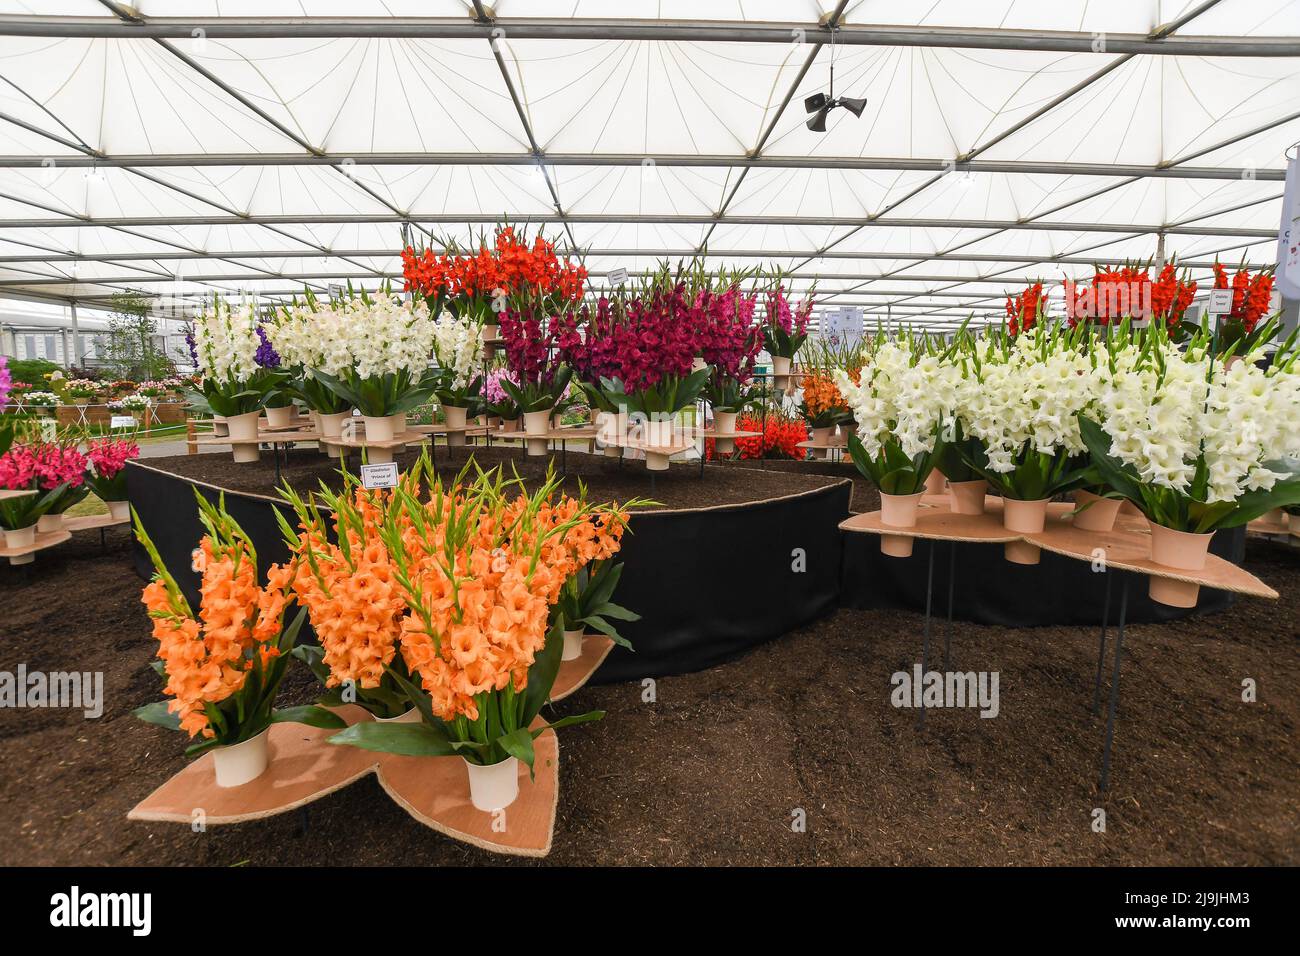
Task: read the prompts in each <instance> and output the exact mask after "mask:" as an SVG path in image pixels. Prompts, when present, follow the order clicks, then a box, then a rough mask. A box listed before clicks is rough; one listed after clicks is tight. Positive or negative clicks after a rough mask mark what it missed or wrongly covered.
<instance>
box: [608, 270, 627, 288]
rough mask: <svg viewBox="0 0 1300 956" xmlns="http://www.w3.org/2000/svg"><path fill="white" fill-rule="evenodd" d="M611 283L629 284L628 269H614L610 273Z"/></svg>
mask: <svg viewBox="0 0 1300 956" xmlns="http://www.w3.org/2000/svg"><path fill="white" fill-rule="evenodd" d="M609 284H610V285H626V284H627V270H626V269H622V268H619V269H615V270H613V271H612V272H611V273H610V274H609Z"/></svg>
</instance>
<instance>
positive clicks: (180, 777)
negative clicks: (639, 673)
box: [127, 635, 614, 857]
mask: <svg viewBox="0 0 1300 956" xmlns="http://www.w3.org/2000/svg"><path fill="white" fill-rule="evenodd" d="M613 646H614V642H613V641H612V640H610V639H609V638H607V637H605V636H603V635H587V636H586V637H585V638H584V639H583V646H582V656H581V657H579V658H578V659H576V660H572V661H564V662H562V663H561V664H560V670H559V673H558V674H557V675H556V679H555V684H554V685H553V687H552V689H551V700H552V701H555V700H560V699H562V698H564V697H567V696H568V695H570V694H572V693H574V692H575V691H576V690H578V688H580V687H582V686H583V685H584V684H586V682H587V681H588V680H589V679H590V678H591V675H592V674H594V673H595V671H596V668H597V667H599V666H600V664H601V663H602V662H603V661H604V660H605V657H606V656H607V655H608V654H609V652H610V650H611V649H612V648H613ZM331 709H332V710H334V712H335V713H337V714H338V715H339V716H341V717H342V718H343V719H344V720H345V721H347V723H348V725H349V726H351V725H353V724H356V723H359V722H361V721H366V720H372V719H373V718H372V717H371V716H370V714H369V713H368V712H367V711H366V710H365V709H364V708H363V707H360V706H358V705H356V704H345V705H343V706H342V707H336V708H331ZM544 724H545V721H543V720H542V719H541V718H540V717H539V718H538V723H537V724H536V725H535V726H541V725H544ZM333 733H335V731H331V730H325V729H322V728H317V727H308V726H307V725H305V724H291V723H283V724H272V725H271V729H270V741H269V749H270V753H271V763H270V766H268V767H267V769H266V771H265V772H264V773H263V774H262V775H261V776H259V777H258V778H257V779H255V780H252V781H250V782H249V783H246V784H244V785H243V786H239V787H218V786H217V782H216V772H215V771H214V769H213V761H212V755H211V754H210V753H207V754H203V755H202V756H200V757H199V758H198V759H196V760H194V761H192V762H191V763H189V764H187V765H186V766H185V767H184V768H182V769H181V770H180V772H178V773H177V774H176V775H175V776H173V777H172V778H171V779H170V780H168V781H167V782H166V783H164V784H163V785H162V786H161V787H159V788H158V789H157V790H155V791H154V792H153V793H151V794H150V795H149V796H148V797H146V798H145V799H144V800H142V801H141V802H140V803H139V804H138V805H136V807H135V808H134V809H132V810H131V812H130V813H128V814H127V819H129V820H148V821H156V822H164V823H183V824H192V823H194V821H195V820H196V818H197V814H198V813H200V812H201V813H202V820H203V822H204V824H213V825H217V824H224V823H247V822H250V821H255V820H262V819H265V818H266V817H270V816H275V815H276V814H280V813H286V812H288V811H290V810H296V809H298V808H299V807H303V806H306V805H307V804H309V803H312V802H313V801H315V800H319V799H320V798H321V797H324V796H327V795H329V794H331V793H334V792H335V791H336V790H341V789H342V788H343V787H346V786H348V785H349V784H351V783H354V782H356V781H357V780H360V779H361V778H362V777H364V776H366V775H367V774H369V773H374V774H375V775H376V777H377V778H378V780H379V785H380V786H381V787H383V788H384V792H386V793H387V794H388V795H389V796H390V797H392V799H393V801H394V802H395V803H397V804H398V806H400V807H401V808H402V809H404V810H405V811H406V812H407V813H409V814H410V815H411V816H412V817H414V818H415V819H416V820H418V821H419V822H420V823H423V824H424V825H425V826H427V827H429V828H431V829H433V830H436V831H438V832H439V833H442V834H445V835H446V836H449V837H451V838H452V839H454V840H460V841H461V842H463V843H469V844H471V845H472V846H476V847H479V848H480V849H483V850H488V851H490V852H492V853H504V854H508V855H512V856H532V857H541V856H546V854H548V853H549V852H550V851H551V841H552V838H553V836H554V833H555V811H556V806H557V803H558V798H559V763H560V745H559V740H558V739H557V737H556V734H555V731H554V730H550V729H548V730H546V731H544V732H543V733H542V734H541V735H539V736H538V737H537V739H536V740H535V741H534V742H533V750H534V760H533V776H532V777H531V778H530V776H529V771H528V767H527V766H526V765H524V764H523V763H520V765H519V796H518V797H517V798H516V800H515V802H514V803H512V804H511V805H510V806H509V807H507V808H505V809H504V810H502V811H498V812H496V813H485V812H483V811H481V810H478V809H476V808H475V807H474V806H473V804H471V803H470V799H469V778H468V775H467V773H466V770H465V764H464V761H463V760H461V758H460V757H403V756H399V755H397V754H386V753H379V752H377V751H372V750H362V749H361V748H359V747H348V746H343V745H337V746H336V745H334V744H331V743H329V742H328V738H329V737H330V736H331V735H332V734H333Z"/></svg>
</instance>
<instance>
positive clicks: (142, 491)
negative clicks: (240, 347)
mask: <svg viewBox="0 0 1300 956" xmlns="http://www.w3.org/2000/svg"><path fill="white" fill-rule="evenodd" d="M196 488H197V489H198V490H199V492H200V493H202V494H203V495H204V496H205V497H207V498H209V499H210V500H213V501H215V500H216V498H217V496H218V495H219V494H220V489H217V488H213V487H209V486H205V485H202V484H198V483H195V482H193V481H191V480H190V479H188V478H182V477H180V476H177V475H173V474H169V473H166V472H162V471H158V470H156V469H153V468H151V467H149V466H148V465H147V464H137V463H134V462H133V463H132V464H131V466H130V467H129V468H128V469H127V493H128V495H129V497H130V500H131V504H132V505H133V506H134V507H135V509H136V512H137V513H138V514H139V515H140V520H141V522H142V523H143V524H144V527H145V530H146V531H147V532H148V533H149V536H150V538H152V539H153V542H154V545H155V546H156V547H157V548H158V553H159V555H160V556H161V557H162V559H163V561H164V563H166V565H167V569H168V570H169V571H170V572H171V573H172V575H173V576H174V577H175V578H176V580H177V583H178V584H179V585H180V586H181V589H182V590H183V591H184V592H185V594H186V597H187V598H188V599H189V600H190V602H191V604H192V606H194V607H195V608H197V607H198V597H199V595H198V585H199V575H198V574H197V573H195V572H194V570H193V568H192V561H193V551H194V548H195V547H196V546H197V544H198V542H199V539H200V538H201V537H202V534H203V530H202V526H201V525H200V523H199V520H198V514H197V509H196V506H195V500H194V489H196ZM850 490H851V486H850V483H849V482H848V481H843V482H840V483H838V484H835V485H830V486H828V487H826V488H821V489H818V490H816V491H812V492H807V493H804V494H798V495H792V496H789V497H785V498H778V499H774V500H771V501H763V502H758V503H755V504H746V505H737V506H726V507H718V508H707V509H700V510H689V511H660V512H649V513H645V514H638V515H635V516H634V517H633V518H632V520H631V523H630V525H629V529H630V533H629V534H627V535H625V536H624V538H623V549H622V551H621V553H620V557H621V559H622V561H623V563H624V570H623V577H622V580H621V582H620V584H619V588H618V593H617V594H615V596H614V597H615V600H616V601H617V602H618V603H619V604H622V605H623V606H624V607H626V608H628V609H629V610H632V611H635V612H636V613H638V614H640V615H641V620H639V621H634V622H629V623H622V622H620V623H619V624H618V628H619V632H620V633H622V634H623V635H624V636H625V637H626V638H627V639H628V640H629V641H631V642H632V645H633V647H635V648H636V650H635V651H627V650H624V649H623V648H619V647H616V648H615V649H614V651H613V652H612V653H611V654H610V656H609V658H608V659H607V660H606V661H605V663H604V665H603V666H602V667H601V668H600V670H599V671H598V672H597V674H596V677H595V679H596V681H597V682H602V683H606V682H612V681H623V680H633V679H639V678H643V677H661V676H666V675H669V674H684V673H689V672H691V671H697V670H703V669H704V668H707V667H713V666H715V665H717V664H720V663H722V662H723V661H726V660H728V659H730V658H732V657H735V656H737V655H738V654H740V653H742V652H744V651H745V650H747V649H748V648H750V647H753V646H755V645H757V644H762V643H764V642H766V641H770V640H773V639H774V638H777V637H780V636H781V635H782V634H785V633H787V632H788V631H791V630H793V629H794V628H797V627H800V626H802V625H804V624H807V623H809V622H811V621H814V620H816V619H817V618H819V617H821V616H823V615H825V614H827V613H829V612H830V611H832V610H833V609H834V608H835V607H836V605H837V602H838V599H839V589H840V564H841V559H840V549H841V534H840V531H839V529H838V527H837V525H838V524H839V522H840V521H842V520H843V519H844V517H845V515H847V514H848V507H849V494H850ZM225 495H226V509H227V510H228V511H229V512H230V514H231V515H232V516H233V517H234V518H235V520H236V521H238V522H239V524H240V526H241V527H243V529H244V530H245V531H246V532H247V533H248V536H249V538H251V539H252V541H253V546H254V547H255V548H256V549H257V558H258V564H259V566H260V570H261V571H263V572H265V570H266V568H267V567H268V566H270V565H271V564H274V563H276V562H283V561H286V560H288V556H289V554H288V549H287V547H286V546H285V544H284V541H283V538H282V536H281V533H280V528H279V525H278V523H277V522H276V519H275V512H274V509H275V508H277V507H280V508H283V509H284V511H285V516H286V517H287V518H289V519H290V521H291V523H292V520H293V515H292V513H291V512H290V511H289V509H288V508H287V506H285V505H279V504H277V502H276V501H275V500H274V499H272V498H267V497H260V496H256V495H246V494H241V493H239V492H232V491H227V492H226V493H225ZM134 559H135V566H136V570H137V571H138V572H139V573H140V575H141V576H143V577H148V576H149V575H150V574H151V573H152V566H151V564H150V562H149V556H148V555H147V554H146V553H145V552H144V549H143V548H142V547H140V546H139V544H137V545H136V548H135V554H134Z"/></svg>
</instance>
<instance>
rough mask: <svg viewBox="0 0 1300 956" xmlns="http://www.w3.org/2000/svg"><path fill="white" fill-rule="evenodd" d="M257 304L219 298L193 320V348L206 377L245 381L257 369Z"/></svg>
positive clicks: (200, 368)
mask: <svg viewBox="0 0 1300 956" xmlns="http://www.w3.org/2000/svg"><path fill="white" fill-rule="evenodd" d="M258 324H259V323H258V317H257V305H256V304H255V303H253V302H251V301H250V302H246V303H244V304H242V305H232V304H231V303H230V302H228V301H226V300H224V299H217V300H216V301H215V302H213V304H212V307H211V308H210V309H208V310H206V311H204V312H202V313H201V314H199V315H198V316H197V317H196V318H195V320H194V348H195V352H196V353H197V354H198V366H199V371H200V372H202V373H203V377H204V378H210V379H215V380H217V381H225V380H231V381H235V382H246V381H248V380H249V379H250V378H252V376H253V374H254V373H256V372H257V368H258V366H257V347H258V345H259V344H260V342H261V340H260V339H259V338H258V337H257V326H258Z"/></svg>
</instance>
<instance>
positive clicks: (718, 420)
mask: <svg viewBox="0 0 1300 956" xmlns="http://www.w3.org/2000/svg"><path fill="white" fill-rule="evenodd" d="M713 430H714V431H715V432H718V433H719V434H722V435H729V434H731V433H732V432H734V431H735V430H736V413H735V412H714V413H713Z"/></svg>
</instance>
